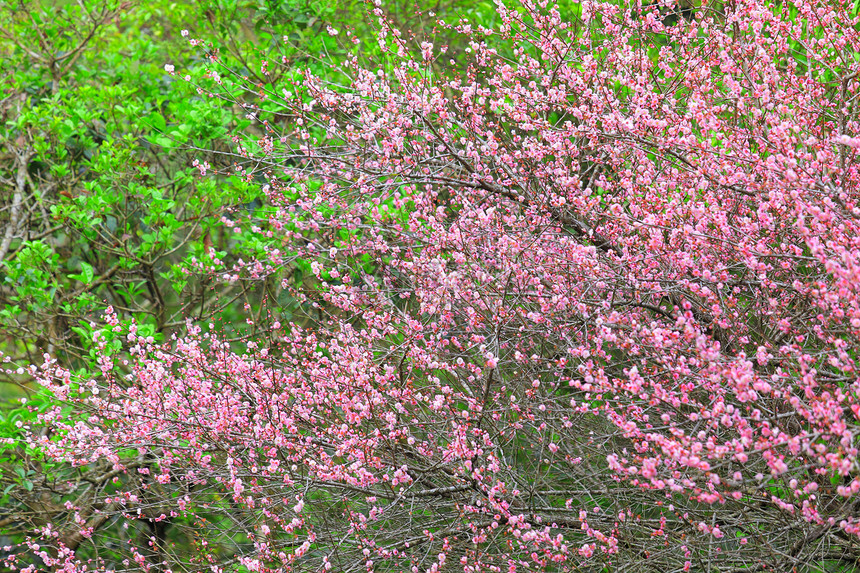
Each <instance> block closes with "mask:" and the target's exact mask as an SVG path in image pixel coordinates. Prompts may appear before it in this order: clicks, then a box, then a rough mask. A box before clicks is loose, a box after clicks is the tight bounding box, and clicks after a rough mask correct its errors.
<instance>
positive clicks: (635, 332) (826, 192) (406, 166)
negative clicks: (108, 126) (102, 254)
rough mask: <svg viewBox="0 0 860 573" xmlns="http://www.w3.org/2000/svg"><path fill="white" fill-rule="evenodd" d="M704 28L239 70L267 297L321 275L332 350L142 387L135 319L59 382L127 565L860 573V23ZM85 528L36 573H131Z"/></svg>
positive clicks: (289, 345) (524, 31)
mask: <svg viewBox="0 0 860 573" xmlns="http://www.w3.org/2000/svg"><path fill="white" fill-rule="evenodd" d="M676 8H677V7H676V6H675V5H674V4H673V3H672V2H666V1H660V2H656V3H652V4H650V5H645V4H643V3H641V2H638V3H632V4H625V3H621V2H595V1H590V0H585V1H583V2H582V3H580V4H577V5H574V6H573V7H570V6H568V7H567V8H559V7H557V6H551V5H546V4H544V3H532V2H531V1H530V0H525V1H522V2H521V3H519V4H516V5H515V6H507V5H503V4H502V3H499V6H498V21H497V26H496V27H495V28H494V29H485V28H477V29H476V28H475V27H473V26H471V25H470V24H469V23H468V22H465V21H463V22H461V23H460V24H458V25H456V26H454V29H455V30H456V31H457V32H459V33H460V34H462V35H464V36H465V37H467V38H468V40H469V43H468V44H464V46H468V48H467V49H466V51H467V52H469V55H470V57H471V63H470V65H469V66H468V68H466V69H450V68H449V69H445V68H444V66H441V65H439V62H441V61H443V59H445V58H448V57H449V55H446V54H445V48H444V47H442V46H434V45H433V44H431V43H430V42H428V41H424V42H422V43H420V45H419V49H413V44H412V40H411V39H408V38H407V37H406V36H407V34H406V33H405V32H404V33H401V32H399V31H397V30H394V29H391V28H390V27H388V26H387V25H386V22H385V20H384V19H381V20H380V26H381V27H380V31H379V41H380V45H381V46H382V47H383V48H384V49H385V50H386V51H387V53H388V54H389V56H390V60H389V62H388V65H387V67H384V66H380V67H379V68H378V69H368V68H366V67H362V66H361V65H360V64H359V60H358V59H357V58H355V59H353V60H351V61H350V62H347V63H346V64H345V66H344V68H343V69H344V73H345V74H347V75H348V76H349V77H350V78H351V83H349V84H348V85H345V84H344V85H334V84H331V83H326V82H324V81H322V80H319V79H318V78H315V77H313V76H312V75H311V74H304V75H303V76H302V77H301V78H299V79H298V80H297V81H296V85H295V90H294V91H293V92H292V93H290V92H286V91H284V92H283V93H269V92H267V91H266V88H265V86H262V85H259V86H258V85H246V84H243V83H242V81H241V80H239V81H238V82H236V83H233V84H230V85H229V86H228V85H227V84H229V83H230V82H229V80H227V79H222V78H228V77H229V75H228V74H227V72H226V71H225V69H226V66H225V65H224V63H223V62H221V61H220V60H219V58H218V55H217V54H215V53H212V54H210V56H211V60H212V64H211V73H210V79H209V83H204V84H201V91H202V92H206V91H210V93H211V94H213V95H220V96H223V97H232V96H229V95H228V94H231V93H232V94H235V93H237V89H235V88H241V87H243V86H244V88H246V89H247V93H248V94H250V96H253V97H248V98H245V99H243V100H241V102H240V103H242V105H244V106H245V107H246V109H247V111H248V113H249V116H250V117H252V118H253V119H254V120H255V121H256V122H257V124H258V126H259V128H260V129H259V132H257V133H256V134H254V135H250V136H248V137H246V138H240V137H237V138H236V143H237V154H238V155H240V156H244V157H245V158H248V159H253V160H254V161H255V162H256V164H257V165H258V166H259V167H258V169H259V170H260V171H262V172H263V173H264V174H265V176H266V177H267V178H268V181H269V195H270V199H271V201H272V202H273V203H275V204H276V205H277V206H278V207H279V210H278V214H277V215H276V216H275V217H274V218H273V219H272V220H271V221H270V224H271V226H272V228H273V229H275V231H276V232H277V233H280V234H281V235H282V237H283V244H284V247H283V249H282V250H280V251H277V250H276V251H272V252H271V253H270V255H271V256H270V257H269V259H267V260H264V261H256V262H254V263H253V264H248V265H246V266H244V267H241V268H238V269H237V270H236V271H235V277H234V279H235V280H242V278H243V277H244V276H248V275H254V274H260V273H266V272H268V269H271V268H275V267H278V266H282V265H290V264H298V265H301V266H303V267H304V268H307V269H308V270H309V272H311V273H312V274H313V276H312V277H311V278H310V279H309V280H305V281H303V282H301V283H290V284H285V285H283V286H284V288H285V289H288V290H289V291H290V292H291V294H292V296H294V297H296V298H297V299H299V300H300V301H301V302H302V304H303V305H304V308H305V309H306V311H307V312H306V313H307V317H306V320H305V321H304V322H303V323H302V324H299V323H296V324H292V325H287V324H284V325H282V324H279V323H274V324H271V325H270V326H271V330H272V332H274V334H273V335H272V337H271V338H270V339H267V340H255V341H250V342H248V343H247V344H246V345H245V346H244V347H243V348H238V347H237V345H236V344H235V343H233V344H231V343H230V342H228V341H226V340H224V339H222V337H220V336H218V335H217V333H216V330H215V329H212V328H211V327H207V326H206V325H201V326H194V325H191V324H189V329H188V334H187V336H184V337H182V338H177V339H175V340H174V341H173V342H172V343H171V344H169V345H157V344H154V343H151V342H148V341H146V340H143V339H139V338H137V337H136V334H135V332H134V331H133V330H132V332H127V333H126V332H122V333H121V334H122V335H123V336H124V337H125V340H127V346H128V353H129V356H128V357H127V359H126V360H125V361H123V359H122V357H121V356H120V355H111V354H110V353H109V352H108V350H107V349H108V348H109V345H108V343H107V341H108V340H109V339H112V337H116V336H118V335H119V333H118V332H113V331H112V326H111V324H110V320H111V318H110V315H108V321H109V324H108V327H107V328H106V329H105V330H104V331H103V332H102V336H103V337H104V338H103V346H104V348H105V349H106V350H105V355H104V357H103V362H102V363H103V377H102V378H100V379H97V380H87V381H75V380H74V377H70V375H69V373H68V372H65V371H63V370H62V369H60V368H57V367H55V366H54V365H52V364H51V363H50V362H48V363H47V364H46V365H45V366H44V367H43V369H42V370H41V372H42V374H41V378H42V381H43V383H44V384H46V385H48V386H49V387H51V388H53V389H54V391H55V393H56V395H57V397H58V399H59V400H62V401H67V402H70V403H72V404H74V405H75V409H74V410H72V411H73V412H74V414H69V413H68V410H63V409H61V408H60V407H59V406H58V407H57V408H56V409H54V410H52V411H49V412H47V413H46V414H44V415H43V422H44V423H45V424H46V425H48V426H49V427H51V428H52V430H53V434H52V435H50V436H44V437H40V438H34V445H36V446H38V447H40V448H41V449H42V450H43V451H45V453H46V455H48V456H51V457H54V458H57V459H60V460H67V461H72V462H73V463H76V464H81V465H86V464H90V463H93V462H94V461H96V460H98V459H103V458H107V459H108V460H110V461H111V462H112V463H113V464H114V467H115V475H116V484H111V483H100V484H94V486H93V495H94V496H97V497H99V498H100V499H101V498H103V501H102V505H101V506H100V508H99V512H97V514H96V515H103V516H105V517H104V518H105V519H107V518H110V519H120V520H122V519H125V520H128V522H129V523H130V524H133V525H135V526H139V524H141V523H145V524H147V527H150V529H151V531H152V535H151V538H150V542H149V544H148V546H147V547H145V548H139V547H138V548H135V547H133V546H131V545H129V546H128V547H117V546H113V547H112V548H109V549H110V551H113V552H118V553H123V552H125V553H126V554H127V559H128V561H126V564H127V565H128V566H135V561H136V562H137V564H138V566H139V567H141V568H150V570H152V569H157V570H164V571H166V570H173V571H179V570H213V571H229V570H248V571H326V570H334V571H344V572H346V571H448V570H451V571H453V570H461V571H464V572H477V571H501V570H506V571H534V570H538V571H543V570H545V571H550V570H552V571H558V570H574V569H577V568H581V569H583V570H588V571H652V570H653V571H688V570H698V571H836V570H842V571H848V570H855V568H856V567H857V566H858V565H857V564H858V559H860V549H858V541H860V538H858V536H860V517H858V513H857V506H858V503H860V465H858V463H860V461H858V460H860V458H858V428H860V427H858V418H860V379H858V374H857V367H858V365H857V356H856V353H857V349H858V343H860V204H858V200H860V192H858V183H860V172H858V162H857V159H858V155H857V149H858V148H860V124H858V122H857V102H856V97H857V88H858V85H860V84H858V70H860V56H858V55H860V32H858V25H860V19H858V17H857V10H856V9H855V7H854V2H843V1H839V0H828V1H805V0H792V1H789V0H784V1H782V2H779V3H773V2H765V1H760V0H732V1H727V2H716V1H712V2H702V3H700V5H697V6H696V7H695V10H692V9H690V8H689V5H687V7H686V9H685V11H684V12H683V14H681V15H680V16H679V15H678V14H675V12H674V10H675V9H676ZM380 14H381V12H380ZM441 25H442V24H440V26H441ZM334 32H335V31H334V30H333V31H332V33H334ZM425 40H426V39H425ZM420 41H421V39H418V40H416V42H420ZM413 54H414V55H413ZM271 65H272V66H274V65H276V63H275V62H273V63H272V64H271ZM284 118H286V119H284ZM246 174H247V175H249V176H250V175H251V172H250V171H248V172H246ZM117 330H119V327H118V326H117ZM81 412H83V415H82V414H81ZM69 512H70V513H69V516H70V517H69V523H70V524H72V525H74V523H73V522H76V523H78V524H79V527H78V528H77V529H75V528H74V527H72V528H71V529H70V528H69V526H68V524H67V525H66V528H65V529H63V531H74V532H75V533H74V535H79V536H83V537H89V536H92V540H91V542H90V544H89V545H86V549H84V546H85V544H77V545H76V547H78V548H79V549H76V550H72V549H69V545H70V544H69V541H70V537H69V534H68V533H66V534H63V535H61V534H60V533H57V532H58V531H60V530H61V528H54V529H50V528H49V529H46V530H45V531H44V532H43V535H42V538H41V539H38V540H37V539H36V538H34V540H33V544H34V545H33V547H32V548H31V551H32V550H33V549H35V547H36V545H35V544H36V543H38V544H39V547H40V549H36V552H37V553H40V554H41V557H42V559H43V560H44V561H45V562H47V563H48V564H55V565H56V566H57V567H66V568H67V570H70V571H75V570H83V567H85V566H86V567H88V568H89V569H88V570H92V569H93V568H94V567H96V568H97V567H100V566H105V567H110V566H112V565H111V563H110V562H109V560H106V559H107V558H105V557H104V555H105V554H104V553H101V554H100V553H98V551H106V550H107V549H105V547H107V546H106V543H107V541H105V540H100V539H99V538H98V535H97V533H95V532H94V531H93V528H92V526H91V524H89V523H88V519H89V520H92V519H96V517H88V516H81V515H75V514H74V508H72V507H70V508H69ZM159 524H163V525H162V526H159ZM167 524H170V527H169V528H168V527H167ZM168 530H170V531H173V533H169V534H168V533H166V531H168ZM183 532H184V533H183ZM171 535H172V536H173V537H171ZM180 535H186V536H188V537H187V538H188V539H192V540H193V542H194V543H195V544H196V547H197V551H196V552H195V553H194V554H193V555H192V556H191V557H187V556H186V557H182V556H179V555H178V554H177V553H176V552H175V551H173V550H172V549H171V543H174V542H176V539H179V536H180ZM75 539H77V538H75ZM225 540H229V542H230V543H232V545H230V543H227V541H225ZM115 545H116V544H115ZM46 548H51V549H46ZM99 548H101V549H99ZM100 556H101V557H100ZM16 566H21V567H23V561H21V563H19V564H18V565H16Z"/></svg>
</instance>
